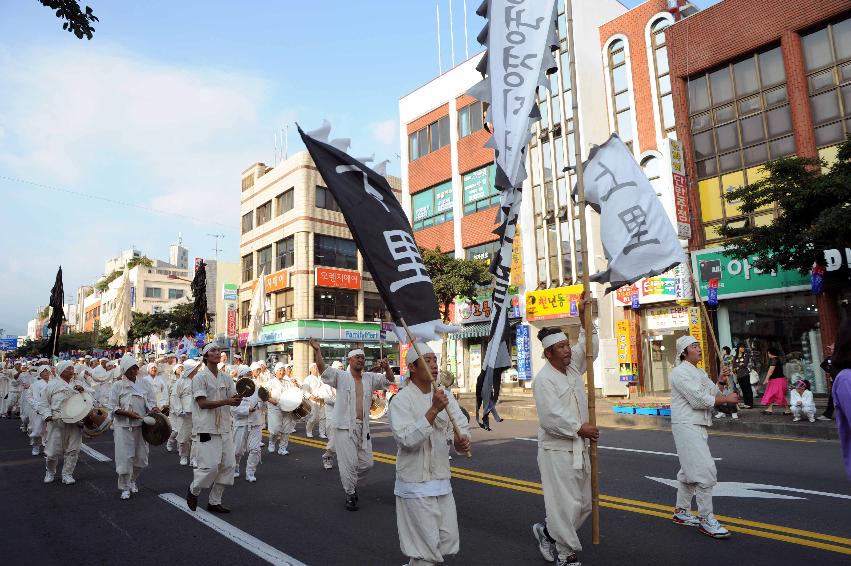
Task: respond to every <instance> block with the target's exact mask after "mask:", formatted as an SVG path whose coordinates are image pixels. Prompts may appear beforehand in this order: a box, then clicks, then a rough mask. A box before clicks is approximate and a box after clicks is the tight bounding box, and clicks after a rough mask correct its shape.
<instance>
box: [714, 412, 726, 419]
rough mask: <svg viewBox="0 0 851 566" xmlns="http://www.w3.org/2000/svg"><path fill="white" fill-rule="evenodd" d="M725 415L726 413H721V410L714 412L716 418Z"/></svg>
mask: <svg viewBox="0 0 851 566" xmlns="http://www.w3.org/2000/svg"><path fill="white" fill-rule="evenodd" d="M726 416H727V415H725V414H724V413H722V412H721V411H718V412H717V413H715V418H716V419H723V418H724V417H726Z"/></svg>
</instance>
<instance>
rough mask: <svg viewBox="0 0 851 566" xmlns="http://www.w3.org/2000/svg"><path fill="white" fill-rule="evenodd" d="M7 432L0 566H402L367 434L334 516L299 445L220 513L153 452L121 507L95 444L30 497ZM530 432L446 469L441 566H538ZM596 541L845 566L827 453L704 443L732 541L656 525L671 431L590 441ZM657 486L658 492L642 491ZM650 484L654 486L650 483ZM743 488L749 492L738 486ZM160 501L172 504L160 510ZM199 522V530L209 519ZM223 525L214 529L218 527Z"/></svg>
mask: <svg viewBox="0 0 851 566" xmlns="http://www.w3.org/2000/svg"><path fill="white" fill-rule="evenodd" d="M18 425H19V421H8V420H2V421H0V509H2V511H3V512H2V515H0V544H2V548H3V551H2V555H0V556H2V559H0V563H2V564H4V565H18V564H27V565H34V564H36V565H52V564H57V565H65V564H68V565H72V564H73V565H76V564H81V563H86V564H112V565H114V564H121V563H129V562H139V561H146V562H156V563H162V564H205V565H212V564H246V565H247V564H269V563H272V564H286V563H288V562H289V563H298V562H301V563H303V564H308V565H313V566H315V565H326V564H328V565H332V564H333V565H397V566H398V565H400V564H402V563H404V562H405V561H406V559H405V558H404V557H403V556H402V554H401V552H400V551H399V542H398V536H397V532H396V516H395V504H394V497H393V481H394V466H393V459H394V455H395V452H396V450H395V443H394V441H393V439H392V437H391V435H390V433H389V431H388V427H387V426H386V424H383V423H374V424H373V428H372V430H373V434H372V436H373V448H374V450H375V452H376V463H375V468H374V469H373V470H372V472H371V473H370V476H369V479H368V482H367V485H366V486H365V487H363V488H361V489H360V490H359V494H360V500H361V510H360V511H358V512H356V513H352V512H348V511H346V510H345V509H344V508H343V503H344V497H343V493H342V489H341V487H340V483H339V476H338V474H337V470H336V469H335V470H333V471H325V470H323V469H322V465H321V459H320V454H321V453H322V449H321V444H322V442H321V441H319V440H318V439H312V440H311V439H306V438H304V435H303V434H304V431H303V425H300V426H299V431H298V433H297V435H295V436H294V437H293V438H292V441H291V443H290V455H289V456H279V455H277V454H269V453H267V452H264V454H263V462H262V464H261V465H260V469H259V471H258V473H257V477H258V481H257V483H254V484H249V483H247V482H245V481H244V478H242V477H240V478H237V479H236V482H235V485H234V487H233V488H228V489H227V490H226V492H225V496H224V503H225V505H227V506H229V507H231V509H232V511H233V512H232V513H231V514H229V515H225V516H212V515H211V514H209V513H206V512H204V511H201V510H202V509H203V508H204V506H205V504H206V494H203V495H202V497H201V504H200V505H199V511H198V512H196V513H194V514H192V513H190V512H188V511H186V510H185V509H184V508H182V506H183V503H182V500H183V498H184V496H185V493H186V488H187V486H188V484H189V482H190V480H191V475H192V473H191V468H186V467H180V466H178V464H177V456H176V455H175V454H170V453H168V452H166V451H165V448H164V447H155V448H152V450H151V458H150V460H151V462H150V466H149V467H148V468H147V469H146V470H145V471H144V473H143V474H142V476H141V479H140V482H139V483H140V488H141V492H140V493H139V494H137V495H134V496H133V497H132V498H131V499H130V500H129V501H122V500H120V499H119V497H118V495H119V492H118V490H117V486H116V474H115V468H114V462H112V461H111V460H110V461H102V460H104V459H106V458H110V459H111V458H112V457H113V452H114V447H113V442H112V438H111V435H110V434H109V433H107V434H105V435H103V436H101V437H99V438H96V439H91V440H88V441H86V443H85V444H86V445H87V446H88V447H89V448H90V449H92V450H93V451H95V452H91V453H82V454H81V456H80V461H79V464H78V466H77V471H76V473H75V477H76V479H77V483H76V485H73V486H64V485H62V484H60V483H59V482H56V483H53V484H51V485H44V484H43V483H42V479H43V475H44V471H43V470H44V464H43V459H42V458H41V457H34V456H31V455H30V451H29V447H28V446H27V441H26V438H25V437H24V435H23V434H22V433H21V432H20V431H19V430H18V429H17V427H18ZM536 426H537V425H536V423H535V422H532V421H505V422H503V423H500V424H498V425H496V428H495V430H494V431H492V432H485V431H480V430H476V431H475V432H474V445H473V457H472V459H467V458H463V457H460V456H456V457H455V459H454V460H453V476H454V478H453V488H454V494H455V500H456V505H457V509H458V521H459V524H460V529H461V552H460V554H459V555H457V556H456V557H453V558H451V559H449V560H447V562H446V564H447V565H461V564H464V565H467V564H469V565H514V564H530V565H534V564H540V565H544V564H546V562H544V560H543V559H542V558H541V556H540V554H539V553H538V551H537V547H536V545H535V544H534V541H533V539H532V537H531V534H530V533H531V525H532V523H534V522H535V521H540V520H542V519H543V514H544V510H543V498H542V496H541V487H540V483H539V482H540V475H539V473H538V469H537V464H536V452H537V445H536V442H535V440H534V437H535V433H536ZM600 447H601V448H600V450H599V455H600V456H599V462H600V464H599V470H600V485H601V510H600V520H601V525H602V528H601V533H602V540H601V543H600V544H599V545H592V544H591V529H590V521H589V523H588V524H587V525H586V526H585V527H583V529H582V531H581V532H580V535H581V539H582V540H583V544H584V546H585V548H584V551H583V552H582V553H581V558H582V561H583V564H590V565H614V564H623V563H625V562H628V563H629V564H631V565H634V566H640V565H657V564H666V565H679V564H689V565H693V566H698V565H712V566H716V565H717V564H719V563H720V564H749V565H762V564H777V563H783V564H819V565H831V564H849V563H851V482H849V481H848V479H847V478H846V477H845V474H844V470H843V467H842V463H841V457H840V453H839V446H838V443H837V442H835V441H800V440H787V439H779V438H760V437H753V436H740V435H729V434H724V435H721V434H719V435H713V436H712V437H711V438H710V447H711V449H712V452H713V456H714V457H715V458H717V459H718V460H717V462H716V464H717V466H718V472H719V481H720V482H722V483H721V484H719V486H718V487H717V488H716V497H715V511H716V514H717V515H718V516H719V519H721V520H722V522H724V523H725V524H726V525H727V526H728V527H729V528H730V530H731V531H733V536H732V537H731V538H730V539H729V540H724V541H717V540H712V539H710V538H708V537H705V536H703V535H701V534H699V533H698V532H697V530H696V529H693V528H688V527H682V526H677V525H674V524H672V523H671V522H670V520H669V517H670V513H671V506H672V504H673V501H674V493H675V488H674V487H672V486H671V485H669V484H666V483H664V482H665V481H671V480H674V479H675V478H676V473H677V469H678V463H677V458H676V456H675V455H674V454H673V453H674V452H675V450H674V443H673V439H672V437H671V434H670V432H666V431H654V430H626V429H623V430H622V429H604V430H603V431H602V436H601V440H600ZM650 478H657V479H650ZM659 480H661V481H659ZM745 484H757V485H745ZM170 494H172V495H170ZM211 517H212V518H211ZM222 519H224V520H222Z"/></svg>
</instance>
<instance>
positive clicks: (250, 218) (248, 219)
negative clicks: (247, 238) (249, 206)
mask: <svg viewBox="0 0 851 566" xmlns="http://www.w3.org/2000/svg"><path fill="white" fill-rule="evenodd" d="M252 228H254V214H253V213H251V212H246V213H245V214H243V215H242V233H243V234H245V233H246V232H248V231H250V230H251V229H252Z"/></svg>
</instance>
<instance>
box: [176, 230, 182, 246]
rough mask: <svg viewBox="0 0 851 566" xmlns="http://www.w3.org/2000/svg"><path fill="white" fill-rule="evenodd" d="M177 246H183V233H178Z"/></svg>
mask: <svg viewBox="0 0 851 566" xmlns="http://www.w3.org/2000/svg"><path fill="white" fill-rule="evenodd" d="M177 245H178V246H182V245H183V232H178V233H177Z"/></svg>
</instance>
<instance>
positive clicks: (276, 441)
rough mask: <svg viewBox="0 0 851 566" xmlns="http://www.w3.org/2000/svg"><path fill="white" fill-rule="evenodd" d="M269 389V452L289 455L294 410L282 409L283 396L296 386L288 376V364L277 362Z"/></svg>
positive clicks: (267, 405)
mask: <svg viewBox="0 0 851 566" xmlns="http://www.w3.org/2000/svg"><path fill="white" fill-rule="evenodd" d="M266 387H267V389H269V401H268V402H267V404H266V407H267V410H266V416H267V418H268V421H269V426H268V428H269V453H274V452H275V450H276V449H277V451H278V454H280V455H281V456H287V455H288V454H289V453H290V452H289V450H287V447H288V446H289V443H290V434H291V432H292V429H293V422H295V420H294V418H293V413H292V411H283V410H281V406H280V403H281V396H282V395H283V394H284V391H287V390H289V389H293V388H296V386H295V385H293V382H292V381H291V380H290V379H288V378H287V376H286V366H285V365H284V364H283V363H281V362H278V363H276V364H275V377H273V378H272V379H271V381H269V382H268V384H267V385H266Z"/></svg>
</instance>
